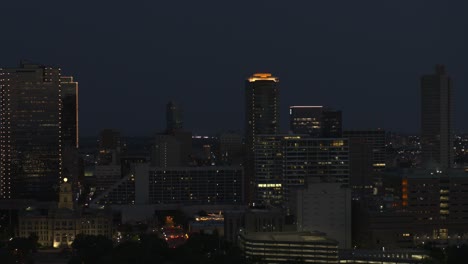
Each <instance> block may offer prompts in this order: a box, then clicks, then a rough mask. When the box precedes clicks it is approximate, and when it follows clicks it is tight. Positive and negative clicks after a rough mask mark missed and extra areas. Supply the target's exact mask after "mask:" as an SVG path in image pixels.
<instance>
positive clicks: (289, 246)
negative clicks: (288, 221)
mask: <svg viewBox="0 0 468 264" xmlns="http://www.w3.org/2000/svg"><path fill="white" fill-rule="evenodd" d="M239 241H240V248H241V250H242V252H243V254H244V256H245V258H246V259H247V260H248V261H258V262H262V263H271V264H274V263H296V262H297V263H307V262H309V263H338V242H337V241H335V240H332V239H329V238H327V237H325V236H324V235H323V234H320V233H312V232H246V231H242V232H241V233H240V236H239Z"/></svg>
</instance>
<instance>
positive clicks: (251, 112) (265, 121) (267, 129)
mask: <svg viewBox="0 0 468 264" xmlns="http://www.w3.org/2000/svg"><path fill="white" fill-rule="evenodd" d="M279 95H280V93H279V79H278V78H277V77H274V76H272V75H271V74H270V73H256V74H254V75H252V76H251V77H250V78H248V79H247V80H246V84H245V141H246V161H245V163H244V167H245V194H246V199H245V200H246V201H247V202H250V201H251V200H252V199H253V190H254V188H253V187H254V186H253V184H254V164H253V157H254V140H255V137H256V136H257V135H260V134H278V132H279V129H280V122H279V121H280V114H279V108H280V102H279Z"/></svg>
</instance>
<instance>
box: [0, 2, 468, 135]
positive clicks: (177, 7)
mask: <svg viewBox="0 0 468 264" xmlns="http://www.w3.org/2000/svg"><path fill="white" fill-rule="evenodd" d="M467 12H468V1H466V0H459V1H455V0H453V1H452V0H443V1H441V0H437V1H436V0H410V1H408V0H393V1H380V0H379V1H377V0H372V1H367V0H365V1H361V0H356V1H350V0H339V1H338V0H337V1H333V0H330V1H312V0H303V1H285V0H282V1H276V0H268V1H253V0H251V1H219V0H218V1H203V0H201V1H193V0H187V1H155V0H151V1H128V0H127V1H120V0H114V1H101V0H99V1H97V0H96V1H37V0H31V1H2V4H1V5H0V25H2V27H1V30H0V47H1V49H0V65H2V66H6V67H12V66H16V65H17V64H18V62H19V60H20V59H28V60H31V61H33V62H37V63H41V64H52V65H59V66H61V68H62V72H63V73H64V74H69V75H73V76H75V78H76V79H77V80H78V81H79V83H80V122H81V127H80V128H81V133H82V135H96V134H97V131H99V130H100V129H102V128H106V127H110V128H117V129H120V130H121V131H122V132H123V133H124V134H126V135H149V134H151V133H153V132H155V131H158V130H161V129H162V128H163V127H164V122H165V121H164V118H165V115H164V111H165V104H166V102H167V101H168V100H171V99H172V100H175V101H177V102H180V104H181V105H182V106H183V108H184V109H185V123H186V127H187V128H189V129H192V130H193V131H194V132H197V133H215V132H218V131H221V130H227V129H241V128H242V127H243V117H244V111H243V105H244V101H243V88H244V80H245V78H246V77H248V76H249V75H250V74H251V73H253V72H257V71H267V72H272V73H274V74H275V75H276V76H278V77H279V78H280V80H281V105H282V106H281V107H282V109H281V114H282V124H283V128H284V129H286V128H287V122H288V117H287V114H288V112H287V107H288V106H289V105H295V104H296V105H299V104H311V105H328V106H332V107H335V108H338V109H342V110H343V116H344V119H345V127H348V128H373V127H383V128H385V129H388V130H392V131H401V132H417V131H418V130H419V98H418V96H419V76H420V75H421V74H423V73H430V72H432V71H433V67H434V64H436V63H444V64H446V65H447V70H448V71H449V73H450V74H451V76H452V78H453V79H454V84H455V86H454V98H455V99H454V102H455V104H454V110H455V128H456V131H468V122H466V117H467V116H468V106H467V105H465V104H464V102H465V101H466V100H467V98H468V90H467V89H466V88H467V85H468V76H467V72H468V16H467V15H466V14H467Z"/></svg>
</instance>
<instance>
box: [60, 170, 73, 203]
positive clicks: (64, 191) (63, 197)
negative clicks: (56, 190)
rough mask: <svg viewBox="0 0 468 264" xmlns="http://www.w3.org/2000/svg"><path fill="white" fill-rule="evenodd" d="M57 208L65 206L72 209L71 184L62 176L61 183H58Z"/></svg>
mask: <svg viewBox="0 0 468 264" xmlns="http://www.w3.org/2000/svg"><path fill="white" fill-rule="evenodd" d="M58 208H59V209H60V208H66V209H70V210H73V192H72V186H71V183H69V182H68V179H67V178H64V179H63V182H62V184H60V194H59V203H58Z"/></svg>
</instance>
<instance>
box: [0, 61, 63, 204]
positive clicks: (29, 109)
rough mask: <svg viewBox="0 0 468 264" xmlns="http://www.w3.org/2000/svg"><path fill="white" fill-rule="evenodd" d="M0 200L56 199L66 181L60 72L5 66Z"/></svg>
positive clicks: (1, 73) (1, 74)
mask: <svg viewBox="0 0 468 264" xmlns="http://www.w3.org/2000/svg"><path fill="white" fill-rule="evenodd" d="M0 90H1V98H0V102H1V128H0V135H1V145H0V155H1V160H0V164H1V165H0V197H1V198H4V199H9V198H32V199H40V200H56V198H57V193H58V192H57V188H58V184H59V182H60V179H61V178H62V147H63V142H62V111H61V110H62V99H61V94H62V89H61V76H60V68H55V67H48V66H42V65H35V64H29V63H26V62H22V63H21V64H20V66H19V68H0Z"/></svg>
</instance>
